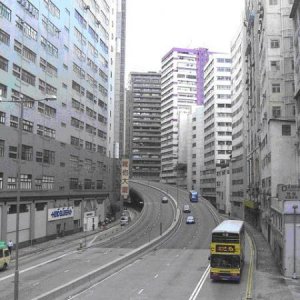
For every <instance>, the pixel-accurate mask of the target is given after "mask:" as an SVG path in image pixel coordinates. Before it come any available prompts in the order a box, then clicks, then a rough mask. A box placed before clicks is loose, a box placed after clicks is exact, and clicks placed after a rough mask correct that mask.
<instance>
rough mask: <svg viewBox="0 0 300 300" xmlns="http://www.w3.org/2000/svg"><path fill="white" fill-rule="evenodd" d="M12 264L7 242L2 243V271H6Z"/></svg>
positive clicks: (0, 257)
mask: <svg viewBox="0 0 300 300" xmlns="http://www.w3.org/2000/svg"><path fill="white" fill-rule="evenodd" d="M9 263H10V254H9V250H8V247H7V244H6V242H4V241H0V269H1V270H6V269H7V268H8V266H9Z"/></svg>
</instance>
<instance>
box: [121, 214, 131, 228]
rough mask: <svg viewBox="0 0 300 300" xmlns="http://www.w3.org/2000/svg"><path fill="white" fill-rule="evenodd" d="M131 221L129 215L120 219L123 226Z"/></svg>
mask: <svg viewBox="0 0 300 300" xmlns="http://www.w3.org/2000/svg"><path fill="white" fill-rule="evenodd" d="M128 222H129V217H128V216H122V217H121V219H120V224H121V226H124V225H127V224H128Z"/></svg>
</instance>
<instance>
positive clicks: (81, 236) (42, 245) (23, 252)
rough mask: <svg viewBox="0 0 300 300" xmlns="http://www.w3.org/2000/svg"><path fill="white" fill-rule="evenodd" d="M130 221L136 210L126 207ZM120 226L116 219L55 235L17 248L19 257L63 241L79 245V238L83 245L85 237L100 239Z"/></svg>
mask: <svg viewBox="0 0 300 300" xmlns="http://www.w3.org/2000/svg"><path fill="white" fill-rule="evenodd" d="M128 211H129V214H130V217H131V222H132V221H133V220H134V219H135V218H136V212H135V211H133V210H131V209H128ZM117 228H120V220H119V219H117V220H115V221H114V222H111V223H109V224H107V225H105V226H101V228H96V229H95V230H93V231H86V232H84V231H80V232H77V233H73V234H70V235H65V236H63V237H57V238H56V239H52V240H48V241H45V242H43V243H37V244H34V245H32V246H27V247H23V248H20V249H19V257H24V256H28V255H30V254H32V253H37V252H42V251H43V250H46V249H49V248H52V247H53V248H55V247H56V246H59V245H62V244H63V243H64V242H71V241H76V240H78V247H79V246H80V245H79V244H80V240H82V242H83V246H84V243H85V239H86V238H87V237H89V236H92V235H96V234H97V235H98V237H99V238H100V239H101V237H102V236H106V235H108V234H109V232H110V231H112V232H113V231H114V229H117ZM14 259H15V251H13V255H12V261H14Z"/></svg>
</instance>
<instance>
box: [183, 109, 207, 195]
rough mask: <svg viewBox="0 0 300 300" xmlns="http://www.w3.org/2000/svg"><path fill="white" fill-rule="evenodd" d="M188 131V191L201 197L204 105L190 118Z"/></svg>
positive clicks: (195, 110)
mask: <svg viewBox="0 0 300 300" xmlns="http://www.w3.org/2000/svg"><path fill="white" fill-rule="evenodd" d="M190 120H191V124H190V130H189V131H188V156H187V174H188V177H187V178H188V180H187V182H188V184H187V189H188V190H195V191H197V192H198V194H199V195H200V170H202V169H203V164H204V156H203V153H204V136H203V134H204V131H203V128H204V105H197V106H196V107H195V109H194V111H193V112H192V115H191V117H190Z"/></svg>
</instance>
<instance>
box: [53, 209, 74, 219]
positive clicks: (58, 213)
mask: <svg viewBox="0 0 300 300" xmlns="http://www.w3.org/2000/svg"><path fill="white" fill-rule="evenodd" d="M73 216H74V210H73V207H59V208H49V209H48V221H55V220H59V219H65V218H71V217H73Z"/></svg>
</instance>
